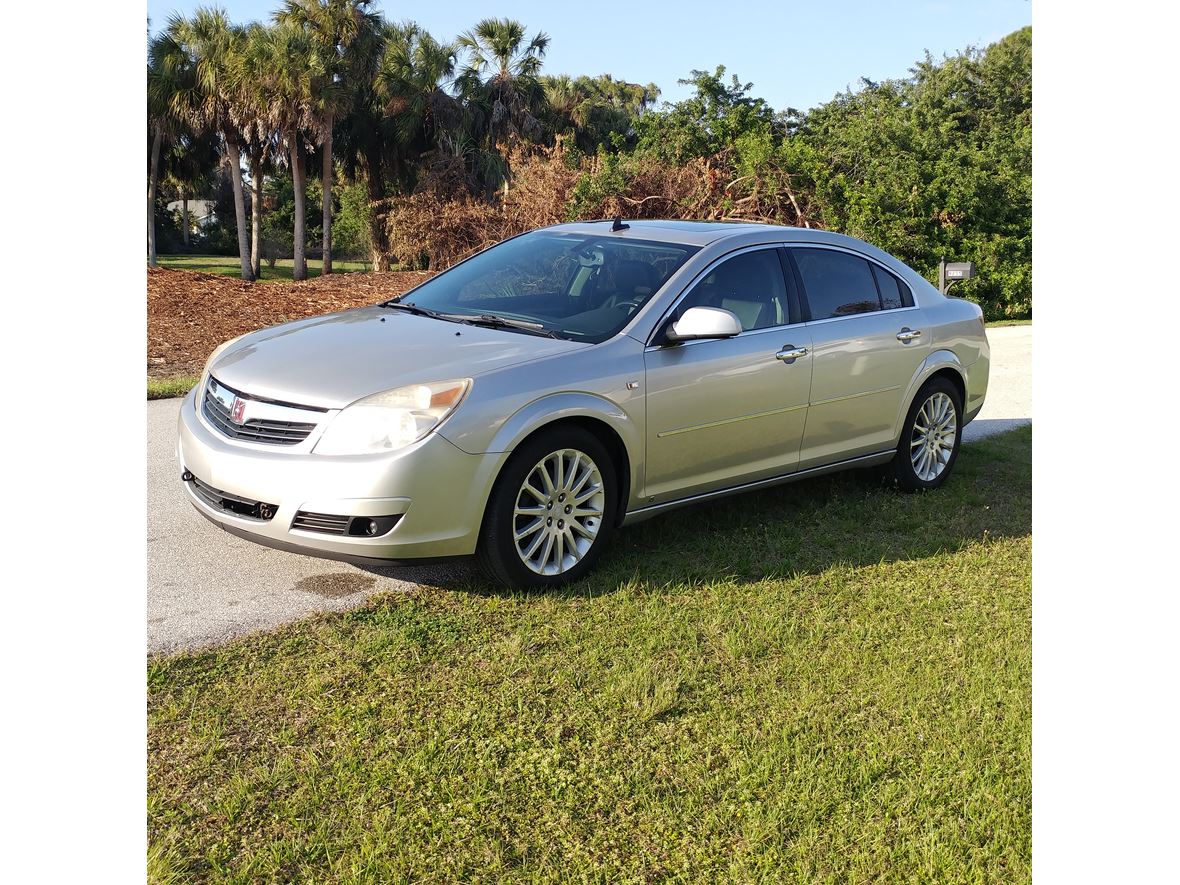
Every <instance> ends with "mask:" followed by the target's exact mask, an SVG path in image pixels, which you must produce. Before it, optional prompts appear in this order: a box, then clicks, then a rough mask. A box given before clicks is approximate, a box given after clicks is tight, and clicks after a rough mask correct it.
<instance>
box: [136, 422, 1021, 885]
mask: <svg viewBox="0 0 1180 885" xmlns="http://www.w3.org/2000/svg"><path fill="white" fill-rule="evenodd" d="M1031 447H1032V433H1031V429H1029V428H1024V429H1021V430H1016V431H1013V432H1011V433H1008V434H1004V435H1002V436H998V437H993V438H991V439H988V440H984V441H981V442H978V443H975V444H973V445H971V446H968V447H966V448H965V449H964V450H963V451H962V454H961V456H960V458H959V462H958V467H957V470H956V473H955V475H954V477H953V478H952V479H951V481H950V482H949V483H948V484H947V486H946V487H945V488H944V489H942V490H941V491H939V492H935V493H928V494H917V495H902V494H898V493H896V492H893V491H890V490H888V489H885V488H882V487H881V486H880V483H879V481H878V482H874V481H873V480H872V479H871V478H870V477H866V476H865V475H861V474H850V475H840V476H834V477H826V478H821V479H817V480H811V481H808V482H804V483H799V484H796V485H789V486H784V487H781V488H779V489H774V490H768V491H764V492H760V493H757V494H753V495H747V496H744V497H739V498H733V499H729V500H727V501H724V502H720V503H715V504H712V505H709V506H700V507H696V508H692V509H688V510H683V511H680V512H677V513H673V514H670V515H668V516H665V517H663V518H659V519H655V520H652V521H650V522H647V523H643V524H641V525H639V526H636V527H634V528H631V529H628V530H626V531H624V532H622V533H621V534H620V535H619V536H618V537H617V538H616V541H615V544H614V546H613V547H612V548H611V549H610V550H609V551H608V553H607V555H606V556H605V557H604V559H603V563H602V567H601V568H600V570H599V571H598V573H597V574H595V575H594V576H592V577H590V578H588V579H586V580H585V581H583V582H581V583H580V584H578V585H576V586H574V587H572V588H569V589H567V590H565V591H563V592H558V593H550V594H522V593H511V592H502V591H498V590H494V589H492V588H490V587H488V586H487V585H486V584H484V583H483V582H482V581H481V580H480V579H478V578H477V577H476V576H475V575H474V574H471V575H470V576H469V577H467V578H464V579H462V580H461V581H460V583H457V584H456V585H454V586H448V587H432V588H426V589H423V590H422V591H420V592H416V593H414V594H411V595H396V596H388V595H387V596H384V597H381V598H378V599H377V600H375V601H373V602H371V603H370V604H368V605H367V606H365V607H364V608H361V609H359V610H356V611H353V612H351V613H348V614H343V615H340V614H335V615H324V616H320V617H318V618H315V619H312V620H308V621H304V622H301V623H298V624H295V625H292V626H290V627H287V628H284V629H281V630H279V631H276V632H273V633H267V634H259V635H256V636H254V637H251V638H247V639H244V640H241V641H237V642H235V643H233V644H230V645H228V646H224V647H222V648H219V649H217V650H213V651H207V652H203V653H194V654H187V655H181V656H177V657H171V658H163V659H153V660H151V661H149V665H148V745H149V759H148V832H149V841H150V849H149V872H150V874H151V878H152V879H153V880H154V881H160V882H164V881H171V882H179V881H211V880H212V881H231V882H254V881H295V880H300V881H316V882H343V881H349V882H351V881H372V882H390V881H399V882H401V881H450V882H475V881H552V880H562V881H594V882H635V881H651V880H678V881H718V880H723V881H740V882H752V881H761V882H780V881H788V882H864V881H897V882H903V881H904V882H930V883H955V882H963V883H967V882H972V883H973V882H985V881H991V882H1005V883H1012V882H1027V881H1029V880H1030V862H1031V835H1030V834H1031V775H1030V754H1031V647H1030V646H1031V619H1030V615H1031V548H1032V539H1031V534H1030V533H1031Z"/></svg>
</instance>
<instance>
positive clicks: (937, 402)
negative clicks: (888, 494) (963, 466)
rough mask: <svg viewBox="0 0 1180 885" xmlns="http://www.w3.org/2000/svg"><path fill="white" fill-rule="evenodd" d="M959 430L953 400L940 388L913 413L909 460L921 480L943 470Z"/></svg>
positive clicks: (949, 457) (934, 477)
mask: <svg viewBox="0 0 1180 885" xmlns="http://www.w3.org/2000/svg"><path fill="white" fill-rule="evenodd" d="M958 434H959V422H958V420H957V418H956V416H955V404H954V402H953V401H952V400H951V398H950V397H949V396H947V395H946V394H945V393H943V392H942V391H938V392H937V393H933V394H931V395H930V397H929V398H928V399H927V400H926V402H924V403H922V408H920V409H918V413H917V414H916V415H915V416H914V430H913V433H912V434H911V435H910V462H911V463H912V464H913V466H914V475H915V476H917V477H918V479H920V480H922V481H923V482H930V481H931V480H934V479H937V478H938V477H939V476H940V475H942V472H943V471H944V470H946V466H947V464H948V463H949V462H950V459H951V455H952V454H954V451H955V442H956V440H957V438H958Z"/></svg>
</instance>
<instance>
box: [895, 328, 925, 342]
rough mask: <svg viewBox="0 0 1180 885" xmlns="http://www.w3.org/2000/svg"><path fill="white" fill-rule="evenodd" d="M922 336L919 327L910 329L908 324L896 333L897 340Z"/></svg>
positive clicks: (909, 339) (908, 339)
mask: <svg viewBox="0 0 1180 885" xmlns="http://www.w3.org/2000/svg"><path fill="white" fill-rule="evenodd" d="M921 337H922V330H921V329H911V328H910V327H909V326H903V327H902V330H901V331H900V332H898V333H897V340H898V341H913V340H914V339H915V338H921Z"/></svg>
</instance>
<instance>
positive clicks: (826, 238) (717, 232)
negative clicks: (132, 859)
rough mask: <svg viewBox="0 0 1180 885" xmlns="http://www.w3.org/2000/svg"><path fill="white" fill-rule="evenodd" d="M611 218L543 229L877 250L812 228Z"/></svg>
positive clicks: (697, 242) (693, 242) (690, 241)
mask: <svg viewBox="0 0 1180 885" xmlns="http://www.w3.org/2000/svg"><path fill="white" fill-rule="evenodd" d="M612 222H613V219H610V218H607V219H603V220H601V221H575V222H571V223H569V224H555V225H553V226H551V227H547V228H544V230H550V231H554V232H558V233H569V234H585V235H590V236H603V235H604V234H605V235H610V236H612V237H618V238H620V239H636V240H657V241H659V242H664V243H680V244H683V245H686V246H708V245H710V244H711V243H717V242H720V241H722V240H733V239H741V240H745V241H747V242H758V241H767V242H769V241H774V240H782V241H785V242H789V241H797V242H811V243H831V244H833V245H843V246H851V247H853V248H855V249H859V250H862V251H865V247H868V251H872V252H874V253H875V252H877V251H878V250H877V249H876V248H874V247H873V246H871V245H869V244H868V243H865V242H864V241H863V240H858V239H856V238H854V237H849V236H846V235H845V234H838V233H835V232H833V231H825V230H816V229H815V228H803V227H787V226H786V225H781V224H761V223H759V222H754V221H683V220H679V219H642V220H638V219H637V220H631V221H628V220H624V221H623V224H625V225H627V227H626V228H625V229H624V230H620V231H612V230H611V225H612Z"/></svg>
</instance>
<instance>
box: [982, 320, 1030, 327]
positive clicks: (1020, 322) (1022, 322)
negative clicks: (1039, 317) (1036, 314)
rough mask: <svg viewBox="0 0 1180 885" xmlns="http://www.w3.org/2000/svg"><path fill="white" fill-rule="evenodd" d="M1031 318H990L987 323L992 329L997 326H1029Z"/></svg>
mask: <svg viewBox="0 0 1180 885" xmlns="http://www.w3.org/2000/svg"><path fill="white" fill-rule="evenodd" d="M1031 325H1032V320H992V321H991V322H990V323H988V324H987V327H988V328H989V329H994V328H996V327H997V326H1031Z"/></svg>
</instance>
